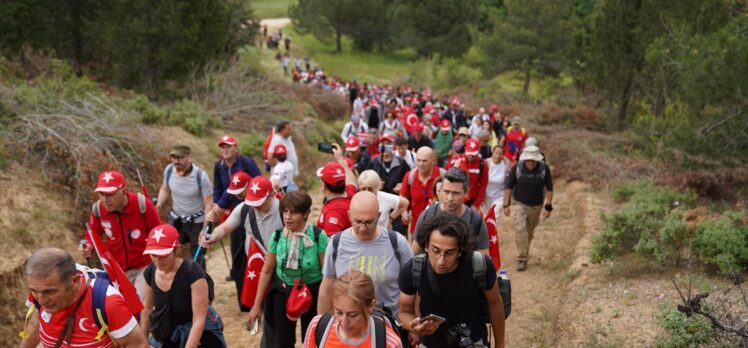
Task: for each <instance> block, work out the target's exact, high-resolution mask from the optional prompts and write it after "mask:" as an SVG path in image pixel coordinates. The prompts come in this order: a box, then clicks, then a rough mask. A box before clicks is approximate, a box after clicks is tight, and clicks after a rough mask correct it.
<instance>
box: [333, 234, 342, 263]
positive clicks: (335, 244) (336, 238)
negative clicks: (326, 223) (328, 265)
mask: <svg viewBox="0 0 748 348" xmlns="http://www.w3.org/2000/svg"><path fill="white" fill-rule="evenodd" d="M341 234H343V231H340V232H338V233H335V235H334V236H332V266H333V267H335V260H337V259H338V245H340V235H341Z"/></svg>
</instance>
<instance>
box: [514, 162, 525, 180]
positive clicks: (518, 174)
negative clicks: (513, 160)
mask: <svg viewBox="0 0 748 348" xmlns="http://www.w3.org/2000/svg"><path fill="white" fill-rule="evenodd" d="M524 165H525V161H517V169H515V171H516V173H515V174H516V176H517V179H519V177H520V176H522V167H523V166H524Z"/></svg>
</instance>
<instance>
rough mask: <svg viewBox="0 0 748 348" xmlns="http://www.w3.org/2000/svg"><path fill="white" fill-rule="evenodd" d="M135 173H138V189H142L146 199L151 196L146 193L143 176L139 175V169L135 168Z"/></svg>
mask: <svg viewBox="0 0 748 348" xmlns="http://www.w3.org/2000/svg"><path fill="white" fill-rule="evenodd" d="M135 173H137V174H138V181H139V182H140V190H141V191H143V194H144V195H145V198H146V199H151V196H150V195H149V194H148V189H147V188H146V187H145V185H144V184H143V177H142V176H140V169H138V168H135ZM154 204H155V202H154Z"/></svg>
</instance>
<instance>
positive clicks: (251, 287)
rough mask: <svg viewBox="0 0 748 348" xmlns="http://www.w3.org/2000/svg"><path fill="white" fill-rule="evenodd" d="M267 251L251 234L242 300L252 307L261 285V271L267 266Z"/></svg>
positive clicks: (244, 303)
mask: <svg viewBox="0 0 748 348" xmlns="http://www.w3.org/2000/svg"><path fill="white" fill-rule="evenodd" d="M266 254H267V251H266V250H265V248H263V247H262V244H260V243H259V242H257V240H256V239H255V238H254V237H253V236H249V248H248V250H247V266H246V268H245V270H244V286H242V297H241V302H242V304H243V305H245V306H247V307H249V308H252V306H253V305H254V304H255V296H256V295H257V288H259V286H260V272H262V267H264V266H265V255H266Z"/></svg>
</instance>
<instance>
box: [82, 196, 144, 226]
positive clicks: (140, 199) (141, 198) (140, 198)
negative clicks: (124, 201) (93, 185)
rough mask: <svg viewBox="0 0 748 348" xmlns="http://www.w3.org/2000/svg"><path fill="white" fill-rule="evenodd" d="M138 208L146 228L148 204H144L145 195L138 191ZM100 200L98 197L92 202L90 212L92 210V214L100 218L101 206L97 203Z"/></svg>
mask: <svg viewBox="0 0 748 348" xmlns="http://www.w3.org/2000/svg"><path fill="white" fill-rule="evenodd" d="M137 194H138V210H139V211H140V217H141V218H143V225H145V227H146V229H148V224H146V219H145V210H146V208H148V206H147V205H146V204H145V201H146V198H145V195H144V194H142V193H140V192H138V193H137ZM100 202H101V200H100V199H97V200H96V202H94V203H93V206H91V212H93V214H94V216H95V217H97V218H101V207H100V205H99V203H100Z"/></svg>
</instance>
